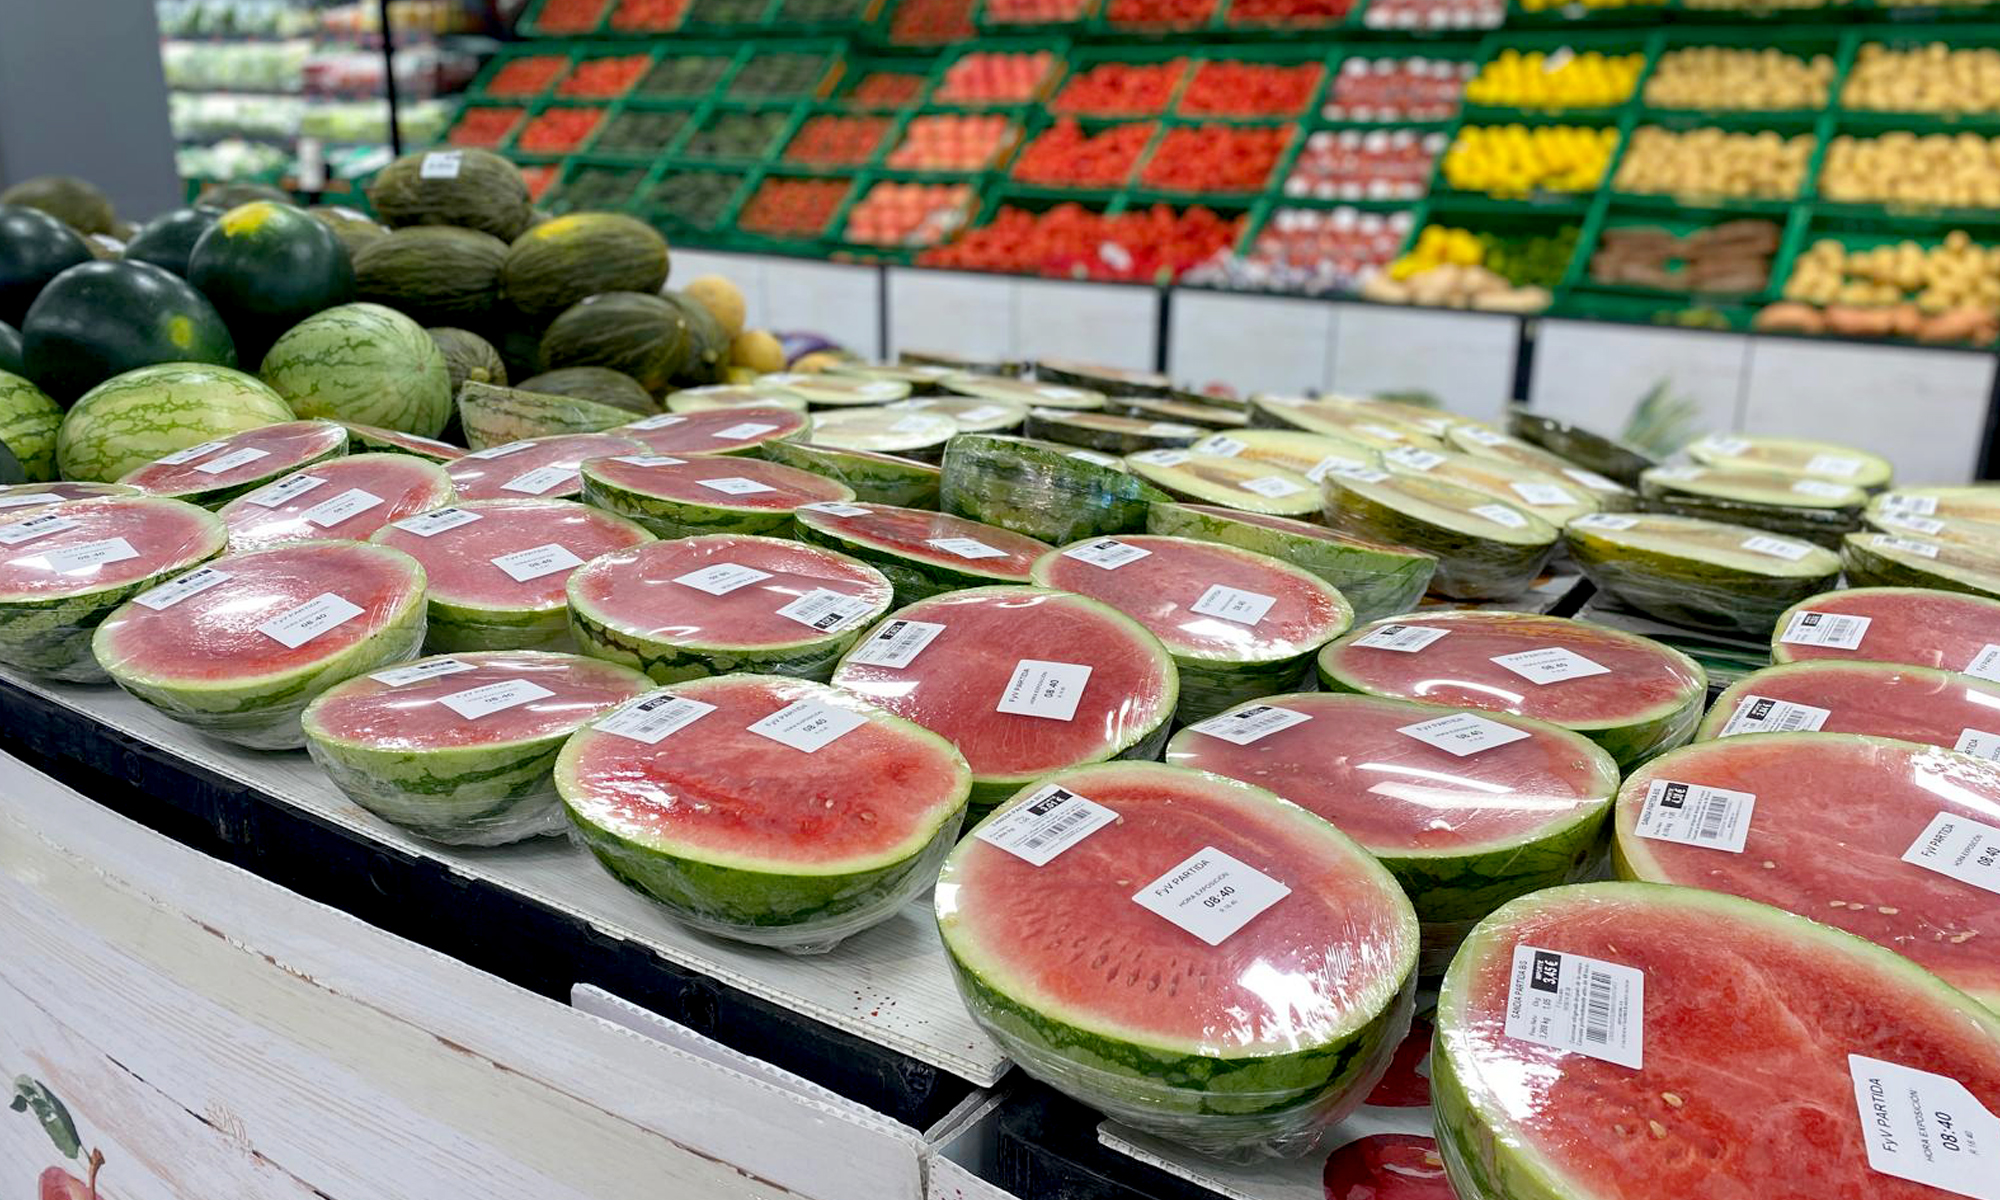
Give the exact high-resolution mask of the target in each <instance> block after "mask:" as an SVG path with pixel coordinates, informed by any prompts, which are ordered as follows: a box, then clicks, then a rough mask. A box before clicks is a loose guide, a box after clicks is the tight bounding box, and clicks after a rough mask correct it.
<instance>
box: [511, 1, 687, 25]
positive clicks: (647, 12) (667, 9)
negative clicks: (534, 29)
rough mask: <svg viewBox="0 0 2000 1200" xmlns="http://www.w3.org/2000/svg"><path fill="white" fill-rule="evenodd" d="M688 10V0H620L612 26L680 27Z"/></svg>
mask: <svg viewBox="0 0 2000 1200" xmlns="http://www.w3.org/2000/svg"><path fill="white" fill-rule="evenodd" d="M687 10H688V0H620V3H619V5H618V11H616V12H614V13H612V14H611V27H612V28H613V29H635V30H647V31H651V32H663V31H665V30H669V29H678V28H680V24H681V22H682V21H683V20H685V19H686V17H687ZM544 25H546V22H544Z"/></svg>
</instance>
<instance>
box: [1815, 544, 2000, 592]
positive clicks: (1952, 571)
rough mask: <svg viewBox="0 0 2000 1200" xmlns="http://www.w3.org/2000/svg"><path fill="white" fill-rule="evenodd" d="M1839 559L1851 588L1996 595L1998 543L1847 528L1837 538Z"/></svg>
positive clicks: (1999, 578)
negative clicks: (1951, 539)
mask: <svg viewBox="0 0 2000 1200" xmlns="http://www.w3.org/2000/svg"><path fill="white" fill-rule="evenodd" d="M1840 561H1841V565H1842V566H1843V567H1844V568H1845V570H1846V573H1847V582H1848V583H1850V584H1852V585H1854V586H1855V587H1916V588H1937V589H1939V590H1942V591H1947V592H1965V593H1967V594H1968V595H1973V596H1984V597H1987V598H1988V599H2000V545H1996V546H1993V547H1986V546H1979V545H1970V544H1966V543H1963V542H1954V541H1946V540H1944V539H1941V538H1936V537H1929V536H1925V535H1922V534H1915V533H1850V534H1848V535H1847V537H1846V539H1845V540H1843V541H1842V543H1841V546H1840Z"/></svg>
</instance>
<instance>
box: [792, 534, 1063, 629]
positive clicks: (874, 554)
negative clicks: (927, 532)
mask: <svg viewBox="0 0 2000 1200" xmlns="http://www.w3.org/2000/svg"><path fill="white" fill-rule="evenodd" d="M792 535H793V536H794V537H796V538H797V539H798V540H799V541H801V542H804V543H806V544H807V545H809V546H822V547H824V548H826V549H828V550H837V551H839V552H840V553H842V554H845V555H847V556H849V557H850V558H858V559H860V560H861V561H862V562H865V563H867V564H868V565H869V566H871V567H874V568H875V569H876V570H878V571H880V572H882V574H883V576H884V577H886V578H887V579H888V580H889V583H890V584H891V586H893V587H894V588H895V589H896V606H897V607H898V608H900V607H902V606H903V605H905V604H914V603H916V602H917V601H919V600H926V599H929V598H930V597H932V596H940V595H943V594H944V593H946V592H956V591H961V590H963V589H965V588H975V587H995V586H999V585H1001V584H1009V583H1025V582H1026V580H1024V579H1022V578H1020V577H1018V576H1013V575H994V574H989V573H986V572H983V571H981V570H980V569H979V564H980V563H981V562H982V561H985V560H982V559H976V558H960V557H959V556H958V555H956V554H953V553H951V552H950V551H947V550H936V549H929V548H919V547H915V546H892V545H889V544H887V543H885V542H883V541H881V540H879V539H876V538H869V537H866V536H864V535H863V534H862V533H861V532H860V531H859V530H857V529H855V528H854V527H853V525H852V523H851V522H849V521H848V520H847V519H845V518H843V517H835V516H829V515H826V514H822V513H815V512H810V511H804V510H801V511H800V512H799V514H798V516H797V519H796V521H795V523H794V526H793V530H792Z"/></svg>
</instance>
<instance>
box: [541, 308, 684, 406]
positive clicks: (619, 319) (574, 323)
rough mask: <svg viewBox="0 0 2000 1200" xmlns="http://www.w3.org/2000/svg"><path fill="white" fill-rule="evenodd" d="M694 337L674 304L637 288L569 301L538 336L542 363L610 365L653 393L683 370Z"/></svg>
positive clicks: (587, 365) (661, 390)
mask: <svg viewBox="0 0 2000 1200" xmlns="http://www.w3.org/2000/svg"><path fill="white" fill-rule="evenodd" d="M694 351H695V346H694V335H693V332H692V331H691V330H690V329H689V328H688V321H687V317H686V315H685V314H684V313H683V312H682V311H681V308H680V306H679V305H677V304H672V303H669V302H668V301H666V300H662V299H661V298H660V297H658V296H651V295H646V294H645V293H642V292H606V293H604V294H603V295H601V296H592V297H590V298H589V299H587V300H583V301H580V302H579V303H576V304H573V305H571V306H570V307H569V308H568V309H567V310H565V311H564V312H563V314H562V315H561V316H559V317H557V318H556V319H555V321H554V322H553V323H551V324H550V325H549V328H548V332H546V333H544V334H543V335H542V361H543V362H545V363H546V364H547V365H548V368H549V369H550V370H554V369H556V368H558V367H610V368H611V369H612V370H614V371H623V372H624V373H625V374H627V375H630V376H631V377H632V378H634V379H636V380H638V381H639V386H641V387H643V388H645V389H646V390H647V391H649V392H651V393H652V394H653V395H655V396H658V395H660V394H661V393H662V392H664V391H666V390H667V388H668V387H670V386H672V384H673V382H674V380H675V379H677V378H679V377H680V376H681V374H682V373H683V372H684V371H685V370H686V369H687V367H688V363H689V361H690V356H691V355H692V354H693V353H694Z"/></svg>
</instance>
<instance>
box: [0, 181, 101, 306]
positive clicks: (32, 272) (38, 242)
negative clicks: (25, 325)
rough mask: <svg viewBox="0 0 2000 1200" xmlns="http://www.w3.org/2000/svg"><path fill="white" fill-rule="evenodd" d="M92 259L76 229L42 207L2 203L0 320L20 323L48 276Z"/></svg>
mask: <svg viewBox="0 0 2000 1200" xmlns="http://www.w3.org/2000/svg"><path fill="white" fill-rule="evenodd" d="M90 260H91V254H90V247H89V246H87V245H85V244H84V241H83V238H82V237H81V236H79V235H78V234H77V232H76V230H74V229H71V228H70V227H69V226H67V225H65V224H63V223H62V222H61V221H58V220H56V219H55V218H54V217H52V216H50V215H49V214H47V213H45V212H43V211H41V210H40V209H37V208H24V207H22V206H20V205H18V204H0V321H4V322H6V323H7V324H9V325H13V326H17V327H18V326H19V325H20V324H21V319H22V318H23V317H25V316H27V315H28V306H29V305H30V304H33V303H34V302H35V297H36V296H38V295H40V294H41V291H42V289H43V288H44V287H47V286H48V283H49V280H51V279H54V278H55V277H56V276H58V275H60V274H62V273H63V272H64V271H67V270H69V269H70V268H71V267H74V266H77V265H79V264H82V263H87V262H89V261H90Z"/></svg>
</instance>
